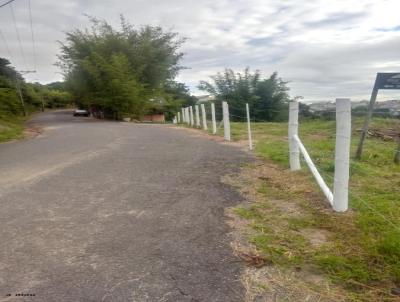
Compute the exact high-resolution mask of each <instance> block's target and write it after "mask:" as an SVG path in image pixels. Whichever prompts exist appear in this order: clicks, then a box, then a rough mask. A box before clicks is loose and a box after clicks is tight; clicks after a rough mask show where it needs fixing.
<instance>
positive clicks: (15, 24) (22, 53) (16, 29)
mask: <svg viewBox="0 0 400 302" xmlns="http://www.w3.org/2000/svg"><path fill="white" fill-rule="evenodd" d="M10 10H11V16H12V20H13V23H14V28H15V32H16V34H17V39H18V43H19V50H20V52H21V55H22V59H23V61H24V64H25V69H28V68H27V66H28V65H27V64H26V58H25V53H24V50H23V48H22V43H21V37H20V35H19V30H18V27H17V22H16V21H15V14H14V8H13V5H12V3H10Z"/></svg>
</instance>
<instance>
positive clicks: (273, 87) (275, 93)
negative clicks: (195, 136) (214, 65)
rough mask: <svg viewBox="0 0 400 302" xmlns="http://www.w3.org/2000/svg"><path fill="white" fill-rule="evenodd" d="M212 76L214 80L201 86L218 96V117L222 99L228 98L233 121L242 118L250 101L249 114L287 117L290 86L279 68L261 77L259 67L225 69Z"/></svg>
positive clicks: (265, 118) (263, 117)
mask: <svg viewBox="0 0 400 302" xmlns="http://www.w3.org/2000/svg"><path fill="white" fill-rule="evenodd" d="M211 79H212V82H207V81H201V82H200V85H199V87H198V88H199V89H200V90H203V91H206V92H208V93H210V94H211V95H213V96H214V97H215V103H216V115H217V118H218V119H221V114H222V113H221V103H222V102H223V101H227V100H229V112H230V114H231V118H232V120H234V121H242V120H243V119H244V118H245V117H246V109H245V106H244V104H245V103H248V104H249V107H250V114H251V116H252V117H253V118H254V119H256V120H261V121H282V120H286V119H287V112H288V110H287V108H288V102H289V100H290V97H289V94H288V91H289V88H288V87H287V82H285V81H283V80H282V79H281V78H279V77H278V74H277V73H276V72H274V73H273V74H272V75H271V76H270V77H269V78H267V79H262V78H261V74H260V72H259V71H255V72H254V73H251V72H250V69H249V68H246V69H245V70H244V72H242V73H240V72H239V73H236V74H235V73H234V71H233V70H231V69H225V71H224V72H223V73H220V72H219V73H217V74H216V75H214V76H211Z"/></svg>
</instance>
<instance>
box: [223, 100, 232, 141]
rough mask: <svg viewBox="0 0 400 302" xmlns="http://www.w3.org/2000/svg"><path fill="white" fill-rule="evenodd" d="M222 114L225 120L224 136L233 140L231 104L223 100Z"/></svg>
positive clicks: (228, 139)
mask: <svg viewBox="0 0 400 302" xmlns="http://www.w3.org/2000/svg"><path fill="white" fill-rule="evenodd" d="M222 115H223V121H224V138H225V140H226V141H230V140H231V124H230V121H229V106H228V103H227V102H222Z"/></svg>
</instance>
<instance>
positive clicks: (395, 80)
mask: <svg viewBox="0 0 400 302" xmlns="http://www.w3.org/2000/svg"><path fill="white" fill-rule="evenodd" d="M374 89H400V73H398V72H385V73H383V72H379V73H378V74H377V75H376V81H375V87H374Z"/></svg>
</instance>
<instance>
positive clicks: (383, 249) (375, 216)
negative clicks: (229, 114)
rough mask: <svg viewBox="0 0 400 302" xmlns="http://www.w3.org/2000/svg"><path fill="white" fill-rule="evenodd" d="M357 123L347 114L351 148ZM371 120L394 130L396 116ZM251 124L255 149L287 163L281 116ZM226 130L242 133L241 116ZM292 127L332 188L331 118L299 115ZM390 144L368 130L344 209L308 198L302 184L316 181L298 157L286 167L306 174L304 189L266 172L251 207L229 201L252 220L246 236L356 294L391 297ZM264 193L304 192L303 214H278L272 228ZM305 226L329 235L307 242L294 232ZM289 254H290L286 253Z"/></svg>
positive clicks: (396, 187)
mask: <svg viewBox="0 0 400 302" xmlns="http://www.w3.org/2000/svg"><path fill="white" fill-rule="evenodd" d="M361 125H362V120H361V119H356V120H354V121H353V127H352V129H353V131H352V135H353V137H352V156H353V155H354V152H355V149H356V146H357V143H358V139H359V132H358V131H357V129H360V128H361ZM370 128H371V129H388V128H392V129H397V130H398V131H400V120H394V119H378V118H374V120H373V122H372V125H371V127H370ZM252 131H253V139H254V141H255V153H256V154H257V155H258V156H259V157H260V158H262V159H264V160H267V161H268V162H273V163H276V164H277V165H278V166H280V167H282V168H287V167H288V143H287V124H286V123H253V124H252ZM231 132H232V137H233V140H236V141H237V140H247V129H246V124H244V123H232V124H231ZM299 132H300V134H299V136H300V138H301V139H302V142H303V143H304V145H305V147H306V148H307V150H308V152H309V153H310V155H311V158H312V159H313V161H314V163H315V164H316V166H317V167H318V170H319V171H320V173H321V175H323V177H324V179H325V180H326V182H327V184H328V185H329V186H330V187H331V188H332V183H333V172H334V147H335V146H334V142H335V122H334V121H323V120H311V121H302V122H300V130H299ZM395 149H396V142H395V141H393V140H382V139H377V138H369V139H367V141H366V144H365V148H364V154H363V158H362V160H360V161H355V160H351V170H350V174H351V175H350V208H351V210H350V211H349V213H347V214H338V213H333V212H331V211H330V210H329V209H328V210H326V208H325V209H319V208H318V207H317V208H315V207H314V206H312V205H310V203H309V201H308V200H307V199H308V197H307V196H309V195H310V194H309V193H310V192H309V189H308V188H311V189H312V191H313V192H319V188H318V187H317V185H315V181H314V180H313V178H312V176H311V173H310V172H309V171H308V168H307V166H306V164H305V163H304V162H303V163H302V167H303V168H302V171H300V172H289V173H295V175H297V176H298V182H299V183H302V182H303V183H304V182H307V184H308V186H307V189H302V190H303V191H304V192H301V190H295V189H293V190H292V189H291V187H290V185H288V186H286V188H287V190H282V189H279V188H277V187H276V185H277V183H278V182H279V181H274V179H273V178H274V176H273V175H272V176H271V181H270V182H268V181H267V182H265V183H263V184H262V185H261V186H259V187H258V192H259V193H261V194H263V196H264V197H263V198H261V200H259V201H258V202H257V203H256V204H253V206H251V207H240V208H238V209H236V212H237V214H239V215H240V216H241V217H244V218H246V219H248V220H249V221H250V222H251V226H252V228H253V230H254V233H253V234H252V236H251V238H250V241H251V242H252V243H253V244H255V246H256V247H257V248H258V250H259V251H260V252H261V253H262V254H263V255H264V256H265V257H266V258H267V259H268V260H269V261H272V262H274V263H277V264H280V265H284V266H287V265H289V266H290V265H293V266H295V265H299V264H307V265H312V266H313V267H316V268H317V270H319V271H320V272H323V273H324V274H325V275H326V276H329V278H330V280H332V282H334V283H336V284H338V285H340V286H342V287H343V288H344V289H346V290H348V291H349V292H350V293H351V295H350V296H351V297H353V298H354V299H355V300H363V301H372V300H383V301H386V300H390V301H393V300H392V299H397V298H399V297H396V296H394V295H393V294H392V293H391V290H392V289H393V288H396V287H399V286H400V198H399V197H400V166H399V165H395V164H394V163H393V158H394V154H395ZM290 175H291V174H290ZM271 183H272V185H271ZM278 184H279V183H278ZM285 185H287V184H285ZM301 185H303V184H301ZM295 186H299V187H300V185H299V184H297V183H294V184H293V186H292V187H295ZM303 188H304V187H303ZM306 191H307V192H306ZM306 193H307V194H308V195H307V194H306ZM320 196H322V194H320ZM271 199H282V200H284V199H286V200H294V199H297V200H302V199H303V201H304V204H303V205H302V207H303V210H305V212H306V213H307V214H306V215H301V216H299V217H293V216H290V217H285V216H284V215H283V216H282V217H283V219H284V220H285V221H286V222H285V224H282V223H281V220H282V217H280V220H279V221H278V220H275V221H276V223H277V224H279V223H281V225H282V226H283V228H282V229H280V231H279V232H277V230H276V228H275V230H274V229H273V228H271V225H272V224H274V219H275V218H274V215H270V214H269V213H271V210H270V208H271V202H269V201H270V200H271ZM323 199H324V198H323V197H320V200H321V203H324V202H325V201H324V200H323ZM272 212H273V211H272ZM275 216H279V215H275ZM310 227H312V228H318V229H322V230H327V231H329V234H330V236H329V243H327V244H324V245H322V246H321V247H318V248H314V249H309V248H308V244H307V240H305V239H304V238H303V237H302V236H299V232H301V230H302V229H305V228H310ZM288 254H290V255H291V256H290V257H287V256H286V255H288ZM365 291H368V294H366V293H365ZM352 295H353V296H352ZM371 299H372V300H371Z"/></svg>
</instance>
